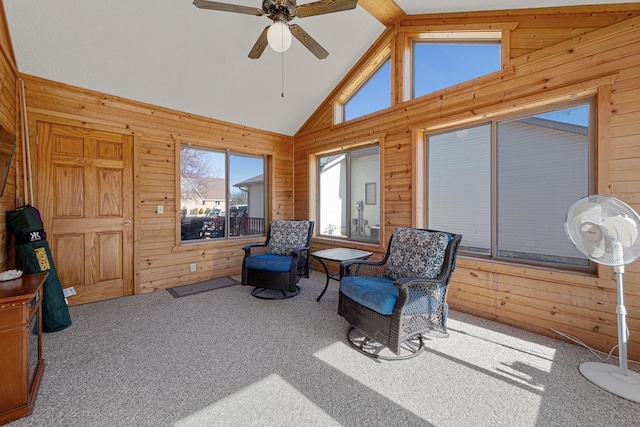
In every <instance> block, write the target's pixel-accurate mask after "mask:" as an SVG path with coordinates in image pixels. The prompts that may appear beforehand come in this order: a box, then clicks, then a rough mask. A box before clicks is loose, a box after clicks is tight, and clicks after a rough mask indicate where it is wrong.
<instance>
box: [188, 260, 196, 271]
mask: <svg viewBox="0 0 640 427" xmlns="http://www.w3.org/2000/svg"><path fill="white" fill-rule="evenodd" d="M189 271H191V272H192V273H195V272H196V263H195V262H194V263H193V264H191V265H190V266H189Z"/></svg>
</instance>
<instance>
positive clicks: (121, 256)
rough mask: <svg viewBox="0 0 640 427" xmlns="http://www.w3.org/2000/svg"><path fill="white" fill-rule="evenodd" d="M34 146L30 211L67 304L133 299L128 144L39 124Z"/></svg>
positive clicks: (88, 132)
mask: <svg viewBox="0 0 640 427" xmlns="http://www.w3.org/2000/svg"><path fill="white" fill-rule="evenodd" d="M38 139H39V143H38V186H37V195H38V196H37V199H36V200H37V203H38V204H37V205H36V206H35V207H36V208H37V209H39V210H40V213H41V215H42V220H43V223H44V230H45V233H46V235H47V241H48V242H49V245H50V247H51V254H52V257H53V260H54V265H55V268H56V271H57V272H58V275H59V277H60V281H61V282H62V286H63V288H68V287H70V286H73V287H74V288H75V290H76V292H77V295H75V296H72V297H70V298H69V304H70V305H75V304H83V303H88V302H94V301H100V300H105V299H109V298H116V297H121V296H125V295H131V294H132V290H133V259H132V257H133V225H132V221H133V178H132V176H133V173H132V152H133V147H132V146H133V142H132V137H131V136H128V135H121V134H116V133H109V132H102V131H94V130H87V129H82V128H74V127H69V126H61V125H55V124H50V123H38Z"/></svg>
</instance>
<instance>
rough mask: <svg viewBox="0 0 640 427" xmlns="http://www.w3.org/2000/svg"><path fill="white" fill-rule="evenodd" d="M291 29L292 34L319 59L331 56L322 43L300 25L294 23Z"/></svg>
mask: <svg viewBox="0 0 640 427" xmlns="http://www.w3.org/2000/svg"><path fill="white" fill-rule="evenodd" d="M289 29H291V34H293V37H295V38H296V39H298V41H299V42H300V43H302V44H303V45H304V46H305V47H306V48H307V49H309V50H310V51H311V53H313V54H314V55H315V56H316V57H318V59H324V58H326V57H327V56H329V52H327V51H326V50H325V48H323V47H322V46H320V44H319V43H318V42H317V41H315V40H314V39H313V38H312V37H311V36H310V35H309V34H307V32H306V31H305V30H303V29H302V28H301V27H300V26H299V25H296V24H292V25H290V26H289Z"/></svg>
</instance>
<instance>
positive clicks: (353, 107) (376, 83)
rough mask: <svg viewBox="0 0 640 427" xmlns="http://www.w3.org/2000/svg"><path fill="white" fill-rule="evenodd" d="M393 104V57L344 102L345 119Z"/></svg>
mask: <svg viewBox="0 0 640 427" xmlns="http://www.w3.org/2000/svg"><path fill="white" fill-rule="evenodd" d="M390 105H391V59H387V60H386V61H384V62H383V63H382V65H381V66H380V67H379V68H378V69H377V70H376V71H375V72H374V73H373V74H372V75H371V76H370V77H369V79H368V80H367V81H365V82H364V84H363V85H362V86H361V87H360V88H359V89H358V90H357V91H356V92H355V93H354V94H353V95H352V96H351V97H350V98H349V99H348V100H347V101H346V102H345V103H344V107H343V109H344V121H347V120H351V119H355V118H357V117H361V116H364V115H365V114H369V113H373V112H375V111H379V110H382V109H384V108H387V107H389V106H390Z"/></svg>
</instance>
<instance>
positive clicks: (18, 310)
mask: <svg viewBox="0 0 640 427" xmlns="http://www.w3.org/2000/svg"><path fill="white" fill-rule="evenodd" d="M26 313H27V310H26V309H25V307H24V306H23V305H22V304H20V305H15V306H5V307H2V308H0V328H6V327H8V326H16V325H20V324H23V323H26V322H27V316H26Z"/></svg>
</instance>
